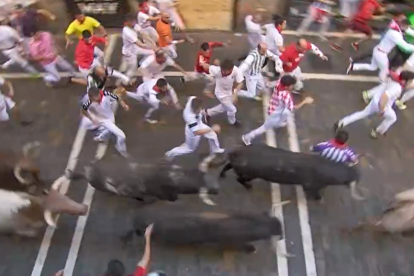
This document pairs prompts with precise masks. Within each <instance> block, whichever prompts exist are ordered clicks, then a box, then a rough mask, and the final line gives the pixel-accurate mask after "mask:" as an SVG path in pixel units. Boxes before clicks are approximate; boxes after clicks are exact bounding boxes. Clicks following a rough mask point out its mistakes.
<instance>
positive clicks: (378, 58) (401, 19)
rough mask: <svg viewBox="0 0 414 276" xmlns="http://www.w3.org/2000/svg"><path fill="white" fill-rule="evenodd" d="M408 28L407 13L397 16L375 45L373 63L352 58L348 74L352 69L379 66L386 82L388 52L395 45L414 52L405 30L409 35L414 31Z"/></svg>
mask: <svg viewBox="0 0 414 276" xmlns="http://www.w3.org/2000/svg"><path fill="white" fill-rule="evenodd" d="M407 28H408V24H407V20H406V18H405V15H400V16H398V17H396V19H395V20H393V21H391V23H390V25H389V29H388V31H387V32H386V33H385V35H384V36H383V38H382V39H381V41H380V42H379V44H378V45H377V46H375V47H374V50H373V52H372V61H371V64H368V63H354V62H353V60H352V59H350V64H349V66H348V69H347V74H349V73H350V72H351V71H361V70H368V71H376V70H377V69H378V68H379V69H380V72H379V79H380V81H381V82H384V81H385V80H386V79H387V76H388V72H389V60H388V54H389V53H390V52H391V51H392V50H393V49H394V48H395V46H397V45H398V47H399V48H400V49H403V50H404V51H405V52H414V45H411V44H409V43H407V42H406V41H405V40H404V36H403V30H407V33H408V34H409V35H414V31H412V30H411V29H407Z"/></svg>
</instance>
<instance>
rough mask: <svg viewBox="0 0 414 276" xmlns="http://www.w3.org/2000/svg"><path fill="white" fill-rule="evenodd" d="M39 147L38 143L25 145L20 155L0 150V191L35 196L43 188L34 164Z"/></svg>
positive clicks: (37, 168)
mask: <svg viewBox="0 0 414 276" xmlns="http://www.w3.org/2000/svg"><path fill="white" fill-rule="evenodd" d="M39 146H40V144H39V143H38V142H34V143H29V144H26V145H25V146H23V150H22V153H17V152H15V151H13V150H0V189H5V190H9V191H19V192H28V193H30V194H35V193H36V192H37V191H39V189H38V188H40V187H43V183H42V181H41V180H40V168H39V167H38V166H37V165H36V162H35V158H36V157H37V155H38V154H39V151H38V148H39Z"/></svg>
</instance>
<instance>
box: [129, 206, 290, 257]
mask: <svg viewBox="0 0 414 276" xmlns="http://www.w3.org/2000/svg"><path fill="white" fill-rule="evenodd" d="M150 224H154V229H153V233H152V235H151V239H153V240H154V241H155V242H158V243H161V244H164V245H167V246H186V245H192V246H200V245H216V246H217V245H218V246H220V247H222V248H227V247H230V248H232V249H242V250H245V251H247V252H252V251H254V250H255V248H254V246H253V245H251V244H249V243H250V242H254V241H258V240H268V239H270V238H271V237H275V238H276V239H277V240H280V239H282V238H283V233H282V227H281V223H280V221H279V220H278V219H277V218H275V217H271V216H269V214H268V213H250V212H249V213H247V212H233V211H225V210H222V209H219V208H218V207H216V206H207V205H202V206H199V205H198V206H195V205H194V206H193V205H191V206H188V204H183V203H180V202H177V203H170V202H165V203H159V204H158V203H157V204H154V205H148V206H146V207H144V208H140V209H139V210H138V211H137V212H136V213H135V217H134V219H133V226H132V230H131V231H129V232H128V233H127V234H126V235H125V236H123V237H122V240H123V242H125V243H127V242H128V241H130V240H132V239H133V237H134V234H136V235H139V236H141V235H143V234H144V233H145V229H146V228H147V227H148V226H149V225H150Z"/></svg>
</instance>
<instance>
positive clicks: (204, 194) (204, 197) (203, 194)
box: [198, 188, 217, 206]
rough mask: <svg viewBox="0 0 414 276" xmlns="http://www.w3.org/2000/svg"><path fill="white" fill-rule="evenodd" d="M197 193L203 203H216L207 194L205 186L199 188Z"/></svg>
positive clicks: (212, 204)
mask: <svg viewBox="0 0 414 276" xmlns="http://www.w3.org/2000/svg"><path fill="white" fill-rule="evenodd" d="M198 195H199V197H200V198H201V200H202V201H203V202H204V203H205V204H207V205H210V206H216V205H217V204H216V203H214V201H212V200H211V199H210V197H209V196H208V190H207V189H206V188H201V189H200V192H199V194H198Z"/></svg>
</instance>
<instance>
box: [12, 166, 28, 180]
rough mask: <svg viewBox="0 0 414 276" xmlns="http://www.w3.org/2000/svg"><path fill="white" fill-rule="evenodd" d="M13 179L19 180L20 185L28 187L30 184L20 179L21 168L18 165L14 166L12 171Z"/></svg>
mask: <svg viewBox="0 0 414 276" xmlns="http://www.w3.org/2000/svg"><path fill="white" fill-rule="evenodd" d="M13 173H14V177H16V179H17V180H19V182H20V183H22V184H25V185H28V184H30V183H29V182H28V181H27V180H26V179H24V178H23V177H22V174H21V173H22V168H21V167H20V166H19V165H16V166H15V167H14V169H13Z"/></svg>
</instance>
